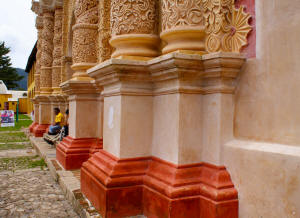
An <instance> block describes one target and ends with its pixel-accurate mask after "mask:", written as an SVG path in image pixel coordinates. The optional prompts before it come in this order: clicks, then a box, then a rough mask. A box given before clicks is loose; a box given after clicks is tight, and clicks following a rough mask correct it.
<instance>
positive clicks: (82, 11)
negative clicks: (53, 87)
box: [72, 0, 99, 78]
mask: <svg viewBox="0 0 300 218" xmlns="http://www.w3.org/2000/svg"><path fill="white" fill-rule="evenodd" d="M74 14H75V25H74V26H73V45H72V58H73V65H72V69H73V70H75V71H76V72H75V73H74V74H73V77H75V78H77V77H87V74H86V70H87V69H88V68H90V67H92V66H94V65H95V64H96V63H97V59H98V55H97V51H98V43H97V41H98V20H99V18H98V1H97V0H76V2H75V10H74Z"/></svg>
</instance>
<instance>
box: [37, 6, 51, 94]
mask: <svg viewBox="0 0 300 218" xmlns="http://www.w3.org/2000/svg"><path fill="white" fill-rule="evenodd" d="M53 30H54V13H53V12H52V11H45V12H44V13H43V33H42V56H41V76H40V86H41V94H49V92H51V83H52V81H51V80H52V79H51V78H52V75H51V74H52V68H51V67H52V61H53V58H52V52H53V36H54V32H53Z"/></svg>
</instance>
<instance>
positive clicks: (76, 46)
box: [72, 28, 98, 63]
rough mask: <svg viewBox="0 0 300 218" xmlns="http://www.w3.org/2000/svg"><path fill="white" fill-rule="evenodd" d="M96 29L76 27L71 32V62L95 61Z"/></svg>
mask: <svg viewBox="0 0 300 218" xmlns="http://www.w3.org/2000/svg"><path fill="white" fill-rule="evenodd" d="M97 34H98V33H97V29H88V28H78V29H75V30H74V32H73V36H74V38H73V40H74V41H73V50H72V52H73V63H96V62H97V50H96V47H97V45H96V39H97Z"/></svg>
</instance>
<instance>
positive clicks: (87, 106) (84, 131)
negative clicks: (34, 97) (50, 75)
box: [56, 80, 102, 170]
mask: <svg viewBox="0 0 300 218" xmlns="http://www.w3.org/2000/svg"><path fill="white" fill-rule="evenodd" d="M62 89H63V91H64V92H65V93H67V94H68V95H69V110H70V114H69V136H68V137H66V138H64V140H63V141H62V142H61V143H60V144H59V145H58V146H57V147H56V158H57V160H58V161H59V162H60V163H61V164H62V165H63V167H64V168H65V169H66V170H72V169H78V168H80V167H81V165H82V163H83V162H85V161H86V160H87V159H88V158H89V157H90V154H92V153H94V152H96V151H99V149H101V148H102V127H101V117H102V114H101V108H102V107H101V100H100V99H99V94H98V93H97V89H96V87H95V85H94V83H93V82H91V81H73V80H70V81H67V82H65V83H63V84H62Z"/></svg>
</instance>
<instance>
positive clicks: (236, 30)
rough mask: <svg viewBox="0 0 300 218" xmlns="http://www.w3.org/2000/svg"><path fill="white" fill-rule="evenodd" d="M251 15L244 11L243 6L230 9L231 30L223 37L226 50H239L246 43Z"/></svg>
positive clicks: (250, 28)
mask: <svg viewBox="0 0 300 218" xmlns="http://www.w3.org/2000/svg"><path fill="white" fill-rule="evenodd" d="M250 17H251V15H250V14H247V13H245V12H244V8H243V7H240V8H239V9H236V8H234V9H233V11H232V20H231V31H230V33H227V35H225V36H224V38H223V44H224V47H225V49H226V50H229V51H232V52H240V50H241V48H242V47H243V46H245V45H247V43H248V42H247V36H248V34H249V32H250V31H251V30H252V27H251V26H250V25H249V19H250Z"/></svg>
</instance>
